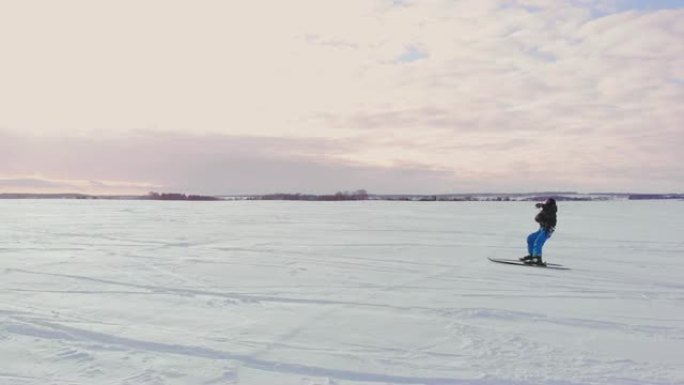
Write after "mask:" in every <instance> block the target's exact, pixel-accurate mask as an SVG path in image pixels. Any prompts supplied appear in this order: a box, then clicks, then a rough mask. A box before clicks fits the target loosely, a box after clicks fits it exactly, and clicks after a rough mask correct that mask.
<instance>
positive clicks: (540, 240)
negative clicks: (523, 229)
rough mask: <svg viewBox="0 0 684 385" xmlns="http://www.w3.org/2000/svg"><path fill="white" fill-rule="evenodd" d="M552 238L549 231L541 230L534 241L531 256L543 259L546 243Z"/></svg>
mask: <svg viewBox="0 0 684 385" xmlns="http://www.w3.org/2000/svg"><path fill="white" fill-rule="evenodd" d="M550 236H551V234H549V232H548V231H546V230H543V229H542V230H539V231H538V232H537V236H536V237H535V238H534V240H533V245H532V253H531V254H530V255H532V256H535V257H540V258H541V256H542V248H543V247H544V243H546V240H547V239H549V237H550Z"/></svg>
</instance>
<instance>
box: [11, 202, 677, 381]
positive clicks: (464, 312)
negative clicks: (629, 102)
mask: <svg viewBox="0 0 684 385" xmlns="http://www.w3.org/2000/svg"><path fill="white" fill-rule="evenodd" d="M0 210H2V213H3V224H2V225H1V226H0V241H1V242H0V268H1V269H0V384H3V385H4V384H22V385H23V384H36V385H38V384H40V385H46V384H87V385H93V384H131V385H133V384H144V385H148V384H150V385H151V384H155V385H156V384H207V385H209V384H216V385H219V384H250V385H251V384H255V385H256V384H264V385H281V384H305V385H314V384H316V385H332V384H335V385H361V384H364V385H370V384H375V385H380V384H426V385H437V384H475V385H495V384H504V385H507V384H530V385H531V384H555V385H575V384H606V385H608V384H610V385H619V384H625V385H635V384H654V385H662V384H684V237H683V236H682V230H683V229H684V202H681V201H650V202H633V201H632V202H630V201H609V202H573V203H570V202H559V225H558V230H557V232H556V234H555V235H554V237H553V238H552V239H551V240H549V242H548V243H547V246H546V247H545V259H546V260H548V261H551V262H555V263H561V264H563V265H565V266H567V267H569V268H570V270H565V271H562V270H550V269H543V268H533V267H525V266H522V267H519V266H513V265H503V264H495V263H492V262H489V261H488V260H487V257H500V258H517V257H520V256H522V255H524V254H525V253H526V250H525V237H526V236H527V234H528V233H529V232H532V231H534V230H535V224H534V222H533V220H532V219H533V217H534V215H535V214H536V212H537V209H535V208H534V205H533V203H530V202H372V201H366V202H339V203H338V202H335V203H333V202H260V201H246V202H154V201H75V200H65V201H60V200H45V201H36V200H15V201H12V200H3V201H0Z"/></svg>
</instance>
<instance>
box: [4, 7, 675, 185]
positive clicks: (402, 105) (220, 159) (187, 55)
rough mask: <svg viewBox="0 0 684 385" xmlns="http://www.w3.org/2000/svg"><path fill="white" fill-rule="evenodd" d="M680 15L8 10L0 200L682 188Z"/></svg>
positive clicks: (662, 10)
mask: <svg viewBox="0 0 684 385" xmlns="http://www.w3.org/2000/svg"><path fill="white" fill-rule="evenodd" d="M644 3H648V5H644ZM682 20H684V1H662V0H661V1H652V2H636V1H581V0H553V1H551V0H547V1H545V0H538V1H532V0H531V1H524V0H519V1H499V0H496V1H494V0H491V1H490V0H460V1H455V0H451V1H446V0H425V1H400V0H394V1H380V0H376V1H371V0H345V1H320V0H293V1H287V2H282V1H266V0H254V1H249V2H223V1H203V2H191V1H169V0H164V1H161V0H158V1H157V0H143V1H127V0H122V1H117V2H99V1H85V0H84V1H76V0H72V1H63V2H52V1H40V0H36V1H22V2H9V1H7V2H0V52H2V55H3V56H2V60H0V137H2V141H1V142H0V154H1V155H0V157H1V159H0V160H2V163H1V164H0V191H54V190H63V189H69V191H75V190H78V191H86V192H122V191H132V192H146V191H149V190H150V189H168V190H183V191H186V192H193V193H212V194H231V193H263V192H277V191H290V192H294V191H300V192H334V191H338V190H343V189H349V190H351V189H358V188H365V189H368V190H369V191H371V192H379V193H389V192H420V193H445V192H473V191H533V190H555V189H557V190H578V191H643V192H674V191H678V192H681V191H684V168H683V167H682V161H684V156H683V155H682V150H681V149H682V148H684V107H683V105H684V44H682V41H684V23H683V22H682Z"/></svg>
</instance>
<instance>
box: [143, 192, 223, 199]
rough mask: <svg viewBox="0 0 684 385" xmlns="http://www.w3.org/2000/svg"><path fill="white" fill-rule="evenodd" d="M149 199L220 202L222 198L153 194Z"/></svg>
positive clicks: (149, 195) (150, 194) (148, 196)
mask: <svg viewBox="0 0 684 385" xmlns="http://www.w3.org/2000/svg"><path fill="white" fill-rule="evenodd" d="M146 198H147V199H150V200H158V201H218V200H220V198H217V197H212V196H206V195H188V194H179V193H158V192H154V191H153V192H151V193H149V194H148V195H147V197H146Z"/></svg>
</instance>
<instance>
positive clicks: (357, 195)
mask: <svg viewBox="0 0 684 385" xmlns="http://www.w3.org/2000/svg"><path fill="white" fill-rule="evenodd" d="M257 199H259V200H279V201H365V200H368V192H366V190H357V191H354V192H349V191H342V192H337V193H336V194H334V195H312V194H299V193H297V194H283V193H279V194H268V195H261V196H259V197H258V198H257Z"/></svg>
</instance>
